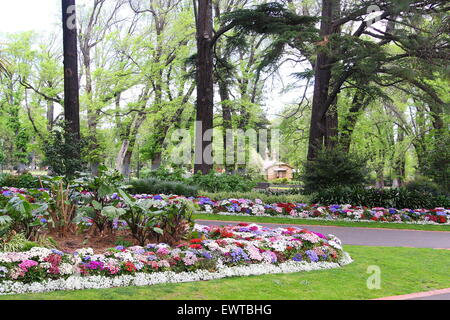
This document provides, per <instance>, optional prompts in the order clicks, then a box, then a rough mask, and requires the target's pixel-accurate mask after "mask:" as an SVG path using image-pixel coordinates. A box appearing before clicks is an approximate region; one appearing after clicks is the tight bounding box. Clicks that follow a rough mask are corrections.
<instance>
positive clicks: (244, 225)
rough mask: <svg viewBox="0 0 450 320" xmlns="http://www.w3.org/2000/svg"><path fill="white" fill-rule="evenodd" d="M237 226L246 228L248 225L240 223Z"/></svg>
mask: <svg viewBox="0 0 450 320" xmlns="http://www.w3.org/2000/svg"><path fill="white" fill-rule="evenodd" d="M238 226H240V227H246V226H248V223H245V222H241V223H239V224H238Z"/></svg>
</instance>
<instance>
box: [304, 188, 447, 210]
mask: <svg viewBox="0 0 450 320" xmlns="http://www.w3.org/2000/svg"><path fill="white" fill-rule="evenodd" d="M312 201H313V203H319V204H322V205H333V204H351V205H355V206H366V207H384V208H397V209H403V208H408V209H434V208H437V207H445V208H449V207H450V197H447V196H444V195H433V194H432V193H429V192H426V191H417V190H412V191H410V190H407V189H405V188H400V189H365V188H361V187H332V188H328V189H323V190H320V191H319V192H317V193H315V194H314V195H313V197H312Z"/></svg>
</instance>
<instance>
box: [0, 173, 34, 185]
mask: <svg viewBox="0 0 450 320" xmlns="http://www.w3.org/2000/svg"><path fill="white" fill-rule="evenodd" d="M0 187H12V188H39V187H40V183H39V179H38V178H36V177H34V176H33V175H31V174H30V173H26V174H22V175H12V174H6V175H2V177H0Z"/></svg>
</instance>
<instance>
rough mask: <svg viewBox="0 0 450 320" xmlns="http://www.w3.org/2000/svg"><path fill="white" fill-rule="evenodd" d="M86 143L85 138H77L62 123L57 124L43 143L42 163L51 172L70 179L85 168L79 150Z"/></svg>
mask: <svg viewBox="0 0 450 320" xmlns="http://www.w3.org/2000/svg"><path fill="white" fill-rule="evenodd" d="M87 145H88V141H87V140H86V139H78V138H77V136H76V135H75V134H74V133H70V132H67V130H66V129H65V124H64V123H62V124H58V126H56V127H55V129H54V130H53V131H52V132H50V135H49V138H48V139H47V141H46V142H45V144H44V153H45V161H44V163H45V164H46V165H48V166H50V168H51V170H52V171H53V174H55V175H57V176H64V177H67V178H68V179H72V178H74V177H76V176H77V172H81V171H83V169H85V168H86V162H85V161H84V159H83V158H82V157H81V156H80V151H81V150H83V149H84V148H86V146H87ZM83 151H84V150H83ZM82 153H85V152H82Z"/></svg>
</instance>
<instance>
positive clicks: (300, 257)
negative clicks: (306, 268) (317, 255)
mask: <svg viewBox="0 0 450 320" xmlns="http://www.w3.org/2000/svg"><path fill="white" fill-rule="evenodd" d="M292 260H294V261H297V262H300V261H302V260H303V258H302V255H301V254H300V253H297V254H296V255H295V256H294V257H293V258H292Z"/></svg>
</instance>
